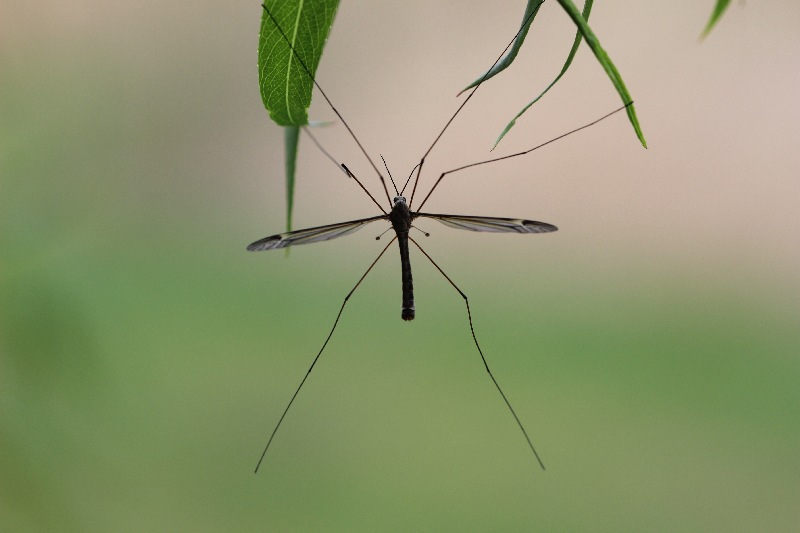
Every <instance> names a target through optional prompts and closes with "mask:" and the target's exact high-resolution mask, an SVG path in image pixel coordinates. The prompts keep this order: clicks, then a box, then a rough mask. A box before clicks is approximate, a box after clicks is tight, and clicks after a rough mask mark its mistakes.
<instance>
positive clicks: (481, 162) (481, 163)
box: [416, 102, 633, 211]
mask: <svg viewBox="0 0 800 533" xmlns="http://www.w3.org/2000/svg"><path fill="white" fill-rule="evenodd" d="M632 105H633V102H628V103H627V104H625V105H624V106H622V107H620V108H619V109H615V110H614V111H612V112H611V113H607V114H605V115H603V116H602V117H600V118H598V119H595V120H593V121H592V122H590V123H588V124H584V125H583V126H581V127H579V128H575V129H574V130H570V131H568V132H567V133H562V134H561V135H559V136H558V137H554V138H553V139H550V140H549V141H547V142H543V143H542V144H539V145H536V146H534V147H533V148H529V149H528V150H524V151H522V152H517V153H515V154H509V155H504V156H501V157H495V158H493V159H487V160H485V161H478V162H477V163H470V164H469V165H464V166H463V167H458V168H454V169H453V170H448V171H447V172H442V173H441V175H440V176H439V179H437V180H436V182H435V183H434V184H433V187H431V190H430V191H428V194H427V195H426V196H425V199H423V200H422V203H421V204H419V206H418V207H417V208H416V210H417V211H420V210H422V206H423V205H425V202H427V201H428V198H430V197H431V194H432V193H433V191H434V190H436V187H437V186H438V185H439V183H440V182H441V181H442V178H444V177H445V176H447V175H448V174H452V173H454V172H458V171H459V170H465V169H468V168H472V167H477V166H479V165H486V164H487V163H494V162H496V161H502V160H504V159H511V158H512V157H517V156H519V155H525V154H529V153H531V152H533V151H534V150H538V149H539V148H541V147H543V146H547V145H548V144H550V143H554V142H556V141H557V140H559V139H563V138H564V137H566V136H567V135H572V134H573V133H577V132H579V131H581V130H585V129H586V128H588V127H590V126H594V125H595V124H597V123H598V122H600V121H601V120H605V119H607V118H608V117H610V116H611V115H613V114H615V113H619V112H620V111H622V110H623V109H627V108H628V107H629V106H632Z"/></svg>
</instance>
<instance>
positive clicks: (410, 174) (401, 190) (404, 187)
mask: <svg viewBox="0 0 800 533" xmlns="http://www.w3.org/2000/svg"><path fill="white" fill-rule="evenodd" d="M418 167H419V163H417V164H416V165H414V168H412V169H411V172H409V173H408V177H407V178H406V182H405V183H404V184H403V188H402V189H400V196H403V193H404V192H405V190H406V187H408V182H410V181H411V176H413V175H414V171H415V170H417V168H418Z"/></svg>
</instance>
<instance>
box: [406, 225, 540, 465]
mask: <svg viewBox="0 0 800 533" xmlns="http://www.w3.org/2000/svg"><path fill="white" fill-rule="evenodd" d="M408 239H409V240H410V241H411V242H413V243H414V245H416V247H417V248H419V251H420V252H422V253H423V254H424V255H425V257H427V258H428V260H429V261H430V262H431V263H432V264H433V266H435V267H436V270H438V271H439V272H441V274H442V276H444V278H445V279H446V280H447V281H448V282H449V283H450V285H452V286H453V288H454V289H455V290H456V291H458V294H460V295H461V297H462V298H464V303H465V304H466V306H467V319H469V330H470V332H471V333H472V340H473V341H474V342H475V347H476V348H477V349H478V353H479V354H480V356H481V360H482V361H483V366H484V367H485V368H486V372H487V373H488V374H489V377H490V378H491V379H492V383H494V386H495V387H496V388H497V392H499V393H500V396H502V397H503V401H504V402H506V406H507V407H508V410H509V411H511V414H512V415H513V416H514V420H516V421H517V425H518V426H519V429H520V430H522V434H523V435H524V436H525V440H526V441H528V447H529V448H530V449H531V451H532V452H533V455H534V457H536V461H537V462H538V463H539V466H540V467H541V468H542V470H545V468H544V463H543V462H542V459H541V458H540V457H539V453H538V452H537V451H536V448H535V447H534V446H533V442H532V441H531V438H530V437H529V436H528V432H527V431H525V426H523V425H522V421H520V419H519V417H518V416H517V413H516V412H515V411H514V408H513V407H511V402H509V401H508V398H507V397H506V395H505V393H504V392H503V389H501V388H500V384H499V383H498V382H497V380H496V379H495V377H494V374H492V371H491V370H490V369H489V363H487V362H486V357H484V356H483V350H481V347H480V345H479V344H478V337H476V336H475V328H474V326H473V325H472V312H471V311H470V308H469V298H467V295H466V294H464V292H463V291H462V290H461V289H459V288H458V285H456V284H455V283H453V280H452V279H450V276H448V275H447V274H445V272H444V270H442V268H441V267H440V266H439V265H437V264H436V261H434V260H433V258H432V257H431V256H430V255H428V252H426V251H425V250H423V249H422V246H420V245H419V243H418V242H417V241H415V240H414V239H412V238H411V237H409V238H408Z"/></svg>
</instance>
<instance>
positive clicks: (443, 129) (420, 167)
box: [408, 0, 544, 211]
mask: <svg viewBox="0 0 800 533" xmlns="http://www.w3.org/2000/svg"><path fill="white" fill-rule="evenodd" d="M542 4H544V0H542V1H541V2H539V3H538V4H537V5H536V7H535V8H534V9H533V10H531V12H530V14H529V15H528V16H527V18H526V19H525V21H524V22H523V23H522V25H521V26H520V28H519V31H517V33H516V34H515V35H514V38H513V39H511V42H509V43H508V45H506V47H505V48H504V49H503V51H502V52H500V55H499V56H498V57H497V59H495V61H494V63H492V66H491V67H489V70H487V71H486V73H485V74H484V75H483V77H482V78H481V80H480V81H479V82H478V84H477V85H475V87H473V88H472V90H471V91H470V92H469V94H468V95H467V97H466V98H465V99H464V101H463V102H461V105H460V106H458V109H456V112H455V113H453V116H451V117H450V120H448V121H447V124H445V125H444V128H442V131H440V132H439V135H437V136H436V138H435V139H434V140H433V143H431V145H430V146H429V147H428V150H427V151H426V152H425V154H423V156H422V158H421V159H420V161H419V167H417V177H416V179H415V180H414V187H413V188H412V189H411V199H410V200H409V202H408V207H409V209H410V208H411V204H413V203H414V193H416V192H417V184H418V183H419V175H420V173H421V172H422V166H423V165H424V164H425V158H426V157H428V155H429V154H430V153H431V150H433V147H434V146H436V143H438V142H439V139H441V138H442V135H444V132H445V131H447V128H449V127H450V124H452V122H453V120H455V118H456V117H457V116H458V114H459V113H460V112H461V110H462V109H464V106H465V105H467V102H469V101H470V99H471V98H472V95H474V94H475V91H477V90H478V88H479V87H480V86H481V85H483V82H484V81H486V79H487V78H488V77H489V74H490V73H491V72H492V69H493V68H494V66H495V65H497V64H498V63H499V62H500V60H501V59H503V56H504V55H505V54H506V51H507V50H508V49H509V48H511V45H513V44H514V41H516V40H517V37H519V35H520V34H521V33H522V32H523V31H524V30H525V26H526V25H527V23H528V20H529V19H532V18H533V17H535V16H536V13H538V12H539V7H541V5H542ZM459 94H460V93H459ZM428 195H429V196H430V193H429V194H428ZM420 207H421V206H420ZM417 210H418V211H419V209H417Z"/></svg>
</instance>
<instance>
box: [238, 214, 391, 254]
mask: <svg viewBox="0 0 800 533" xmlns="http://www.w3.org/2000/svg"><path fill="white" fill-rule="evenodd" d="M385 218H387V216H386V215H378V216H376V217H370V218H362V219H359V220H351V221H349V222H339V223H338V224H329V225H327V226H317V227H316V228H307V229H299V230H296V231H290V232H288V233H279V234H277V235H271V236H269V237H264V238H263V239H259V240H257V241H256V242H254V243H253V244H251V245H250V246H248V247H247V249H248V250H249V251H251V252H260V251H261V250H276V249H278V248H286V247H287V246H293V245H295V244H311V243H312V242H321V241H329V240H331V239H335V238H337V237H343V236H344V235H349V234H350V233H353V232H354V231H356V230H358V229H361V227H362V226H365V225H366V224H369V223H370V222H374V221H376V220H381V219H385Z"/></svg>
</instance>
